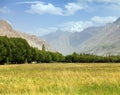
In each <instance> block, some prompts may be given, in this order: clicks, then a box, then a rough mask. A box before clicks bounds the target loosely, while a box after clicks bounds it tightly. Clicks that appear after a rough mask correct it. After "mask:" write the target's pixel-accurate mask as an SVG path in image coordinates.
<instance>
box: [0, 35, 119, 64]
mask: <svg viewBox="0 0 120 95" xmlns="http://www.w3.org/2000/svg"><path fill="white" fill-rule="evenodd" d="M33 62H34V63H54V62H64V63H73V62H74V63H95V62H97V63H101V62H120V56H119V55H117V56H111V55H108V56H97V55H91V54H84V53H83V54H77V53H73V54H71V55H66V56H63V55H62V54H60V53H58V52H49V51H46V50H45V46H44V44H43V46H42V50H39V49H37V48H34V47H31V46H30V45H29V44H28V43H27V41H26V40H25V39H22V38H8V37H6V36H1V37H0V64H23V63H33Z"/></svg>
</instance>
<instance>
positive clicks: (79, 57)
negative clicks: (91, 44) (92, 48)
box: [65, 53, 120, 63]
mask: <svg viewBox="0 0 120 95" xmlns="http://www.w3.org/2000/svg"><path fill="white" fill-rule="evenodd" d="M65 62H74V63H75V62H80V63H112V62H115V63H117V62H120V55H116V56H114V55H107V56H97V55H91V54H84V53H83V54H77V53H73V54H71V55H67V56H66V57H65Z"/></svg>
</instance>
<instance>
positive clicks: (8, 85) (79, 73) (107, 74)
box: [0, 64, 120, 95]
mask: <svg viewBox="0 0 120 95" xmlns="http://www.w3.org/2000/svg"><path fill="white" fill-rule="evenodd" d="M0 95H120V64H23V65H4V66H0Z"/></svg>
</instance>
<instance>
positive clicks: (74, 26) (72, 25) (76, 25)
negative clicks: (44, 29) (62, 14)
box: [58, 21, 93, 32]
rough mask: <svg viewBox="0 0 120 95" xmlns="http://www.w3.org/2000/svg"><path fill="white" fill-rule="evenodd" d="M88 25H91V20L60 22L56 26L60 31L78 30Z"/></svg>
mask: <svg viewBox="0 0 120 95" xmlns="http://www.w3.org/2000/svg"><path fill="white" fill-rule="evenodd" d="M90 26H93V23H92V22H91V21H77V22H68V23H64V24H61V25H59V26H58V28H59V29H60V30H62V31H68V32H80V31H82V30H83V29H85V28H87V27H90Z"/></svg>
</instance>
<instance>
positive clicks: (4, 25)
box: [0, 20, 54, 51]
mask: <svg viewBox="0 0 120 95" xmlns="http://www.w3.org/2000/svg"><path fill="white" fill-rule="evenodd" d="M0 36H7V37H20V38H23V39H26V41H27V42H28V43H29V45H30V46H32V47H35V48H38V49H40V50H41V49H42V45H43V44H44V45H45V48H46V50H47V51H54V49H52V48H51V47H50V45H49V44H48V43H47V42H45V41H44V40H42V39H41V38H39V37H37V36H35V35H30V34H27V33H24V32H20V31H16V30H14V29H13V28H12V26H11V25H10V24H9V23H8V22H6V21H5V20H0Z"/></svg>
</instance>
